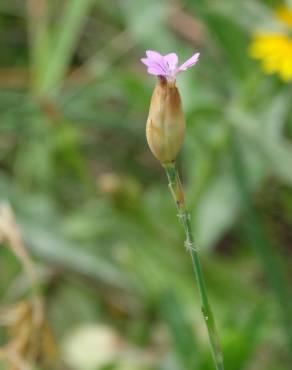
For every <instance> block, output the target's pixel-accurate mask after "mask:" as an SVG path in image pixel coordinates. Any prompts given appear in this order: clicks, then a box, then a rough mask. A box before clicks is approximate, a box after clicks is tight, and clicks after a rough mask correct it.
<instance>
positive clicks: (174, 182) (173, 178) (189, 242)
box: [164, 162, 224, 370]
mask: <svg viewBox="0 0 292 370" xmlns="http://www.w3.org/2000/svg"><path fill="white" fill-rule="evenodd" d="M164 168H165V170H166V174H167V178H168V182H169V188H170V190H171V193H172V195H173V198H174V200H175V203H176V206H177V209H178V217H179V219H180V221H181V223H182V225H183V227H184V230H185V237H186V241H185V246H186V248H187V250H188V251H189V252H190V254H191V257H192V262H193V268H194V273H195V278H196V281H197V285H198V289H199V294H200V300H201V309H202V313H203V317H204V321H205V324H206V327H207V331H208V334H209V340H210V345H211V350H212V354H213V358H214V362H215V365H216V369H217V370H224V364H223V354H222V350H221V346H220V340H219V336H218V334H217V329H216V325H215V320H214V316H213V313H212V310H211V306H210V303H209V300H208V296H207V289H206V284H205V279H204V275H203V271H202V267H201V262H200V257H199V253H198V249H197V248H196V247H195V244H194V237H193V232H192V226H191V218H190V214H189V213H188V211H187V208H186V205H185V199H184V198H185V197H184V191H183V187H182V184H181V181H180V178H179V174H178V171H177V169H176V166H175V163H174V162H173V163H168V164H165V165H164Z"/></svg>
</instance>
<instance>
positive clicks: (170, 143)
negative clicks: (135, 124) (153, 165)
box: [146, 78, 185, 164]
mask: <svg viewBox="0 0 292 370" xmlns="http://www.w3.org/2000/svg"><path fill="white" fill-rule="evenodd" d="M184 135H185V120H184V115H183V111H182V104H181V98H180V94H179V91H178V89H177V87H176V86H175V84H174V83H173V82H169V81H167V80H166V79H165V78H160V80H159V82H158V83H157V85H156V87H155V89H154V91H153V95H152V98H151V103H150V109H149V115H148V119H147V125H146V136H147V141H148V145H149V147H150V149H151V151H152V153H153V154H154V156H155V157H156V158H157V159H158V160H159V161H160V162H161V163H162V164H166V163H170V162H172V161H173V160H174V159H175V158H176V156H177V154H178V152H179V151H180V149H181V147H182V144H183V141H184Z"/></svg>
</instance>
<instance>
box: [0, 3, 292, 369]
mask: <svg viewBox="0 0 292 370" xmlns="http://www.w3.org/2000/svg"><path fill="white" fill-rule="evenodd" d="M283 3H284V2H280V1H256V0H247V1H244V2H237V1H232V0H222V1H220V2H219V1H211V0H197V1H195V0H188V1H176V2H172V1H166V0H162V1H159V2H158V1H155V0H138V1H137V0H123V1H122V0H120V1H119V0H112V1H103V0H99V1H98V0H70V1H69V0H67V1H66V0H63V1H53V0H52V1H46V0H41V1H40V0H39V1H37V0H27V1H23V2H20V1H17V0H11V1H9V2H1V4H0V33H1V38H0V47H1V53H0V133H1V135H0V196H1V202H2V201H3V202H5V203H9V204H10V205H11V207H12V209H13V211H14V213H15V215H16V220H17V223H18V225H19V227H20V229H21V232H22V235H23V238H24V241H25V245H26V247H27V248H28V250H29V253H30V254H31V256H32V257H33V258H34V260H35V261H36V263H37V272H38V276H39V281H40V285H41V290H42V293H43V296H44V300H45V303H46V312H47V316H48V321H49V325H50V326H51V328H52V330H53V333H54V336H55V338H57V339H56V342H57V346H58V348H59V359H58V360H57V361H56V365H54V366H55V367H54V368H56V369H59V368H60V369H63V368H64V369H73V370H75V369H76V370H83V369H84V370H91V369H92V370H94V369H103V370H105V369H118V370H122V369H127V370H135V369H137V370H156V369H157V370H158V369H159V370H161V369H162V370H188V369H190V370H191V369H195V368H196V369H200V370H209V369H212V368H213V367H212V362H211V359H210V351H209V348H208V342H207V337H206V332H205V328H204V326H203V325H204V324H203V322H202V320H201V316H200V308H199V301H198V296H197V291H196V288H195V285H194V281H193V276H192V269H191V262H190V259H189V256H188V255H187V253H186V251H185V250H184V248H183V235H182V230H181V228H180V226H179V225H178V223H177V220H176V212H175V208H174V206H173V204H172V200H171V197H170V195H169V194H168V192H167V185H166V180H165V178H164V174H163V171H162V169H161V168H160V166H159V164H158V163H157V162H156V161H155V159H154V158H153V157H152V155H151V153H150V151H149V149H148V148H147V146H146V142H145V121H146V116H147V110H148V103H149V99H150V95H151V91H152V89H153V86H154V81H153V79H152V78H150V77H149V76H147V74H146V72H145V70H144V67H143V66H142V65H141V63H140V62H139V58H140V57H141V56H142V55H143V54H144V52H145V50H146V49H154V50H159V51H160V52H161V53H167V52H170V51H176V52H177V53H178V54H179V56H180V58H181V60H184V59H185V58H187V57H188V56H190V55H191V54H192V53H193V52H194V50H200V52H201V61H200V63H199V64H198V66H197V67H196V68H194V69H193V70H189V71H188V72H186V73H185V74H184V75H181V76H180V77H179V80H178V86H179V88H180V91H181V93H182V97H183V102H184V109H185V113H186V118H187V138H186V141H185V145H184V150H183V152H182V153H181V156H180V161H179V163H180V166H181V170H182V172H183V177H184V179H185V181H184V182H185V186H186V188H187V197H188V202H189V204H190V205H191V207H190V210H191V213H192V215H193V220H194V230H195V237H196V240H197V244H198V245H199V246H200V251H201V255H202V260H203V265H204V270H205V272H206V276H207V285H208V287H209V289H210V298H211V301H212V303H213V305H214V311H215V315H216V317H217V322H218V327H219V333H220V336H221V339H222V344H223V351H224V356H225V362H226V369H228V370H239V369H245V370H247V369H250V370H254V369H266V370H280V369H281V370H286V369H287V370H288V369H289V368H290V366H291V356H292V321H291V320H292V319H291V317H292V315H291V314H292V310H291V289H289V286H291V279H292V275H291V273H292V271H291V260H292V257H291V250H292V249H291V243H292V233H291V230H292V228H291V225H292V189H291V185H292V143H291V138H292V118H291V117H292V115H291V113H292V105H291V96H292V90H291V84H290V85H289V84H283V83H282V82H280V81H279V80H278V79H277V77H273V76H272V77H270V76H269V77H267V76H265V75H263V73H262V72H261V70H260V67H259V64H258V63H256V62H254V61H252V60H251V59H250V57H249V55H248V45H249V42H250V37H251V35H252V34H253V33H254V32H255V31H257V30H259V29H261V27H263V28H267V27H269V25H270V24H272V23H273V22H274V19H273V7H274V6H277V5H280V4H283ZM288 3H289V1H288V2H287V4H288ZM0 222H1V220H0ZM2 222H3V220H2ZM0 241H1V240H0ZM0 255H1V258H0V294H1V301H2V305H3V307H5V306H6V305H9V304H12V303H15V302H17V301H19V300H20V299H24V297H26V296H27V295H28V294H29V288H28V285H27V284H25V283H24V280H25V279H24V275H23V269H22V266H21V264H20V263H19V261H18V260H17V258H16V257H15V256H14V254H13V253H12V252H11V250H10V249H9V243H7V242H6V243H5V242H3V244H2V246H1V248H0ZM0 323H1V320H0ZM78 328H79V329H80V330H81V329H82V331H80V330H79V329H78ZM78 330H79V331H78ZM7 340H8V333H7V331H6V330H4V329H3V331H2V332H1V334H0V341H1V343H2V344H4V343H6V342H7ZM40 363H41V362H40ZM3 366H4V367H3V369H6V368H7V369H9V367H7V366H8V365H7V366H6V365H3ZM5 366H6V367H5ZM32 366H34V367H33V369H44V368H45V365H39V364H37V363H35V364H33V365H32ZM39 366H41V367H39ZM50 368H53V367H52V365H51V367H50Z"/></svg>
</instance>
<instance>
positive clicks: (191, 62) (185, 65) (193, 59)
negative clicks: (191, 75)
mask: <svg viewBox="0 0 292 370" xmlns="http://www.w3.org/2000/svg"><path fill="white" fill-rule="evenodd" d="M199 57H200V53H196V54H194V55H193V56H192V57H190V59H188V60H187V61H186V62H184V63H183V64H182V65H181V66H179V68H178V70H179V71H185V70H187V69H188V68H190V67H192V66H193V65H195V64H196V63H197V62H198V60H199Z"/></svg>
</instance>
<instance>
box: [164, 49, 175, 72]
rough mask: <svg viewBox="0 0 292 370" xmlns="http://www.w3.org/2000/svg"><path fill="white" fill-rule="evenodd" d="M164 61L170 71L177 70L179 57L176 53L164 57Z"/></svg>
mask: <svg viewBox="0 0 292 370" xmlns="http://www.w3.org/2000/svg"><path fill="white" fill-rule="evenodd" d="M163 59H164V61H166V63H167V65H168V68H169V69H170V70H174V69H176V66H177V63H178V57H177V55H176V54H175V53H170V54H167V55H164V57H163Z"/></svg>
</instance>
